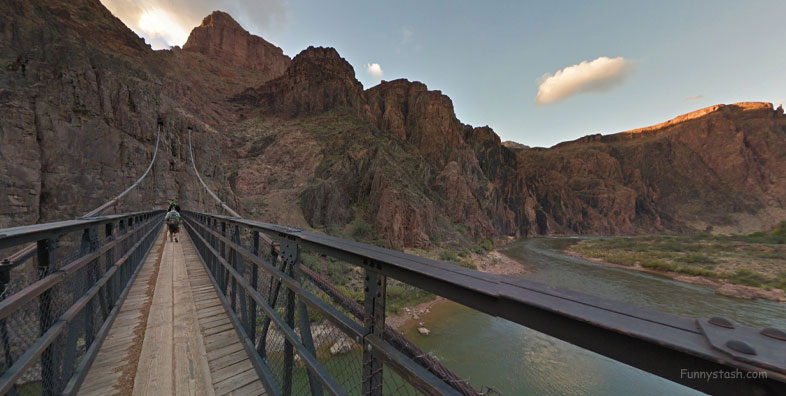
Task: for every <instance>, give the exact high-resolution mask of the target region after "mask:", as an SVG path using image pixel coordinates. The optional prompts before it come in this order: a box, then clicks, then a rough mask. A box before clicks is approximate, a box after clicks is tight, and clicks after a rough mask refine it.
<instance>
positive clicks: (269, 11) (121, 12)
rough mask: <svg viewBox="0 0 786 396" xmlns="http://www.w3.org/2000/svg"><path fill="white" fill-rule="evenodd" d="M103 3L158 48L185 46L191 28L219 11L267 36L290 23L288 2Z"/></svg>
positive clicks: (164, 0)
mask: <svg viewBox="0 0 786 396" xmlns="http://www.w3.org/2000/svg"><path fill="white" fill-rule="evenodd" d="M101 3H103V4H104V6H105V7H106V8H108V9H109V11H111V12H112V14H114V15H115V16H116V17H118V18H120V20H121V21H123V23H125V24H126V26H128V27H129V28H131V30H133V31H134V32H136V34H138V35H140V36H142V37H143V38H145V40H147V42H148V43H150V45H151V46H152V47H153V48H155V49H161V48H167V47H169V46H172V45H183V44H184V43H185V42H186V39H187V38H188V33H189V32H191V29H193V28H194V27H196V26H199V24H200V23H201V22H202V18H204V17H206V16H207V15H208V14H210V13H211V12H213V11H215V10H216V9H219V10H221V11H224V12H227V13H229V15H231V16H232V17H233V18H235V19H236V20H237V21H238V22H239V23H240V24H241V25H242V26H243V27H244V28H246V29H247V30H248V31H250V32H251V33H254V34H259V35H262V36H263V37H265V36H270V35H274V34H275V33H276V32H278V31H280V30H282V29H284V28H285V27H286V26H287V25H288V24H289V20H290V10H289V6H288V4H287V1H286V0H240V1H233V2H223V1H222V2H216V1H215V0H213V1H211V0H101ZM268 38H269V37H268Z"/></svg>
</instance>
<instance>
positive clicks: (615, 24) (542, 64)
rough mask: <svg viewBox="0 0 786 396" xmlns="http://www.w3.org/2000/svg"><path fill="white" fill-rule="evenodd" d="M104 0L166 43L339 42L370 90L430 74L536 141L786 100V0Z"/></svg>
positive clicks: (288, 48)
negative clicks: (214, 31)
mask: <svg viewBox="0 0 786 396" xmlns="http://www.w3.org/2000/svg"><path fill="white" fill-rule="evenodd" d="M101 1H102V3H104V5H106V6H107V8H109V10H110V11H112V12H113V13H114V14H115V15H116V16H117V17H118V18H120V19H121V20H122V21H123V22H124V23H125V24H126V25H128V26H129V27H130V28H131V29H133V30H134V31H135V32H137V34H139V35H140V36H142V37H144V38H145V39H146V40H147V42H148V43H150V44H151V45H152V46H153V48H156V49H162V48H168V47H169V46H171V45H182V44H183V43H184V42H185V40H186V39H187V37H188V33H189V32H190V31H191V29H192V28H193V27H194V26H197V25H199V23H200V22H201V20H202V18H203V17H204V16H206V15H208V14H209V13H210V12H212V11H213V10H222V11H226V12H228V13H229V14H230V15H232V16H233V17H234V18H235V19H236V20H237V21H238V22H239V23H240V24H241V25H243V27H245V28H246V29H247V30H248V31H250V32H251V33H253V34H257V35H259V36H261V37H263V38H265V39H266V40H268V41H270V42H272V43H273V44H275V45H277V46H279V47H281V48H282V49H283V50H284V53H285V54H287V55H289V56H290V57H294V56H295V55H297V54H298V53H299V52H300V51H302V50H303V49H305V48H307V47H308V46H310V45H314V46H330V47H335V48H336V49H337V50H338V52H339V53H340V54H341V55H342V56H343V57H344V58H346V59H347V61H349V63H350V64H352V66H353V67H354V68H355V74H356V77H357V78H358V80H360V82H361V83H363V86H364V87H365V88H370V87H372V86H374V85H376V84H378V83H379V82H380V81H381V80H386V81H390V80H394V79H398V78H406V79H409V80H412V81H421V82H423V83H425V84H426V85H427V86H428V87H429V89H432V90H440V91H442V92H443V93H444V94H446V95H448V96H449V97H450V98H451V99H452V100H453V105H454V107H455V111H456V116H457V117H458V118H459V119H460V120H461V121H462V122H464V123H467V124H471V125H474V126H483V125H488V126H490V127H492V128H493V129H494V131H495V132H496V133H497V134H498V135H500V137H501V138H502V140H513V141H516V142H519V143H522V144H526V145H529V146H543V147H549V146H552V145H554V144H556V143H559V142H561V141H566V140H573V139H577V138H579V137H582V136H585V135H588V134H595V133H603V134H607V133H615V132H620V131H624V130H629V129H634V128H639V127H644V126H648V125H653V124H657V123H659V122H663V121H666V120H668V119H671V118H674V117H676V116H678V115H680V114H684V113H687V112H690V111H693V110H696V109H700V108H703V107H707V106H712V105H715V104H719V103H735V102H743V101H763V102H772V103H776V105H777V104H780V103H786V23H784V22H783V21H784V15H786V1H783V0H750V1H739V0H734V1H731V0H714V1H704V0H688V1H686V0H680V1H673V0H661V1H630V0H626V1H622V0H621V1H613V0H602V1H591V2H589V1H559V2H550V1H539V2H534V1H461V0H455V1H439V0H429V1H424V0H417V1H410V0H397V1H343V0H332V1H303V0H289V1H287V0H235V1H231V0H101ZM784 106H786V104H785V105H784Z"/></svg>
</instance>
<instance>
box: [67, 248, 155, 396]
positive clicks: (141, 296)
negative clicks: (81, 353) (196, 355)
mask: <svg viewBox="0 0 786 396" xmlns="http://www.w3.org/2000/svg"><path fill="white" fill-rule="evenodd" d="M164 239H165V233H161V236H160V237H159V238H158V239H157V240H156V241H155V244H154V245H153V247H152V249H151V251H150V254H148V256H147V258H146V259H145V262H144V263H142V268H140V269H139V273H138V274H137V277H136V279H134V282H133V283H132V285H131V289H130V290H129V291H128V295H127V296H126V299H125V300H124V301H123V305H122V306H121V307H120V311H119V312H118V315H117V318H115V321H114V323H113V324H112V328H111V329H110V330H109V334H107V337H106V339H105V340H104V342H103V343H102V344H101V349H100V350H99V352H98V355H97V356H96V359H95V360H94V361H93V364H92V365H91V367H90V369H89V370H88V373H87V375H86V377H85V381H84V382H83V384H82V386H81V387H80V389H79V391H78V394H79V395H86V396H93V395H101V396H105V395H113V394H117V392H118V390H119V389H120V388H121V384H122V382H123V375H124V373H126V372H128V371H136V358H135V353H137V352H136V351H135V349H134V347H135V345H136V344H135V341H136V342H137V343H139V345H138V348H137V349H139V348H141V341H142V336H141V334H137V333H136V331H135V330H136V328H137V327H138V326H140V325H141V324H144V322H145V321H146V320H147V316H146V315H144V314H143V312H142V308H143V307H144V306H145V304H147V303H149V302H150V300H152V290H149V285H150V283H151V281H153V282H154V281H155V279H153V276H154V275H155V274H156V268H157V267H158V264H159V260H160V259H161V258H162V254H163V253H164V248H165V242H164ZM142 330H144V329H142Z"/></svg>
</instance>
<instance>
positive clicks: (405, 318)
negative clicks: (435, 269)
mask: <svg viewBox="0 0 786 396" xmlns="http://www.w3.org/2000/svg"><path fill="white" fill-rule="evenodd" d="M512 241H513V239H510V240H506V241H504V242H503V243H502V244H498V245H497V246H491V247H489V248H488V249H487V251H486V252H475V253H472V254H467V255H465V256H463V258H465V262H464V263H457V262H455V260H451V259H446V258H445V256H446V254H445V251H440V252H434V251H422V250H417V251H415V250H412V251H406V252H407V253H411V254H416V255H419V256H422V257H428V258H432V259H436V260H442V261H446V262H450V263H453V264H456V265H460V266H462V267H467V268H471V269H475V270H478V271H480V272H485V273H488V274H494V275H521V274H526V273H528V272H530V271H532V269H531V268H529V267H527V266H526V265H524V264H522V263H520V262H518V261H516V260H514V259H512V258H510V257H508V256H506V255H505V254H503V253H501V252H500V251H499V250H497V248H499V247H502V246H504V245H505V244H507V243H509V242H512ZM456 256H458V257H461V256H459V255H456ZM470 263H476V264H474V265H472V266H470ZM388 293H390V288H389V287H388ZM427 294H428V296H426V297H427V298H424V299H423V300H421V301H420V302H418V303H416V304H411V305H406V306H401V308H400V309H399V310H398V311H397V312H391V313H389V314H388V316H387V318H386V320H385V322H386V323H387V324H388V325H390V326H391V327H393V328H394V329H396V330H399V331H402V330H403V329H405V328H407V327H409V326H417V327H418V331H419V332H420V333H421V334H423V335H426V334H428V333H429V332H426V333H425V334H424V332H423V331H421V330H420V329H421V328H423V329H425V327H423V326H424V325H423V322H422V321H420V320H421V318H422V317H423V316H424V315H426V314H429V313H431V310H432V309H433V308H434V307H436V306H438V305H440V304H442V303H445V302H447V301H449V300H447V299H445V298H443V297H439V296H436V295H434V294H431V293H427ZM428 297H430V298H428ZM426 330H428V329H426Z"/></svg>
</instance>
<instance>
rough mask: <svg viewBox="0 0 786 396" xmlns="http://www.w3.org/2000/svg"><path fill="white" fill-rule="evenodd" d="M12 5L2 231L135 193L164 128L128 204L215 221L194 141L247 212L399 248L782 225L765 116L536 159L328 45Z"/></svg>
mask: <svg viewBox="0 0 786 396" xmlns="http://www.w3.org/2000/svg"><path fill="white" fill-rule="evenodd" d="M10 5H11V6H10V7H9V9H10V11H11V12H10V13H9V15H7V16H4V17H3V18H4V19H3V23H4V26H6V27H7V28H5V29H2V30H1V31H0V35H2V36H0V38H2V40H1V41H0V45H1V47H0V59H2V62H3V63H2V64H3V71H2V73H3V77H2V86H0V90H1V91H0V93H1V95H0V101H1V102H0V103H2V107H3V109H4V114H5V115H6V117H4V118H3V119H2V120H0V127H1V128H2V136H1V137H0V139H1V140H2V145H1V146H0V157H1V158H2V163H1V164H0V167H2V172H0V185H2V186H3V188H4V190H7V191H9V193H8V194H4V195H3V196H0V203H1V204H0V208H2V211H1V212H0V224H1V225H3V226H7V225H16V224H26V223H32V222H36V221H47V220H55V219H62V218H67V217H74V216H76V215H79V214H80V213H82V212H84V211H85V210H87V209H90V208H92V206H95V204H98V203H100V202H103V200H105V199H106V198H108V197H111V196H112V195H114V194H116V193H117V192H118V191H120V190H122V188H123V186H126V185H127V184H129V182H130V181H133V180H134V179H135V178H136V177H137V176H138V175H139V174H141V172H142V171H143V170H144V167H145V166H146V164H147V161H149V158H150V155H152V146H153V144H154V143H155V130H156V126H157V123H158V122H159V121H160V122H162V123H163V125H164V129H163V141H162V143H163V147H164V148H165V150H163V154H162V156H161V158H160V159H158V160H157V163H156V165H155V167H154V169H153V174H152V175H151V176H152V177H151V181H150V182H146V183H148V184H143V186H142V188H141V190H140V191H139V192H138V193H135V195H133V196H132V197H131V198H130V200H128V201H127V202H126V203H125V204H127V206H124V207H134V205H135V204H137V203H140V202H143V199H144V202H152V201H155V202H158V201H161V202H164V201H165V200H166V199H168V198H170V197H174V198H177V199H179V200H181V201H183V202H184V203H185V204H186V205H188V206H192V207H199V208H201V207H206V208H208V209H209V210H214V209H213V207H212V206H209V205H210V204H206V203H205V202H206V201H205V194H204V192H203V191H202V189H201V188H200V186H199V185H198V182H197V180H196V178H195V176H194V175H193V174H192V172H190V170H189V166H190V164H189V162H188V161H189V158H188V146H187V144H188V142H187V135H186V130H187V128H188V127H192V128H194V138H195V150H196V152H195V155H196V157H197V162H198V164H197V165H198V166H199V168H200V172H202V175H203V176H204V177H206V179H207V181H208V183H210V184H211V187H212V188H213V189H214V190H215V191H217V192H218V193H219V194H220V195H221V196H222V198H224V199H225V200H227V201H228V202H232V203H234V206H235V207H237V208H238V209H239V210H241V211H242V213H244V214H245V215H247V216H249V217H253V218H257V219H261V220H265V221H268V222H274V223H283V224H288V225H293V226H300V227H309V228H315V229H321V230H324V231H326V232H329V233H331V234H334V235H348V236H353V237H356V238H360V239H364V240H367V241H375V242H378V243H380V244H383V245H385V246H389V247H418V248H430V247H433V246H435V245H442V244H444V243H459V244H462V243H473V242H476V241H478V240H480V239H483V238H487V237H489V238H495V237H499V236H504V235H510V236H523V235H539V234H544V235H555V234H635V233H645V232H654V231H663V232H696V231H705V230H715V231H724V232H725V231H737V232H739V231H751V230H760V229H766V228H768V227H772V226H773V225H774V224H776V223H777V222H778V221H779V220H780V219H782V218H783V216H784V214H786V208H785V207H784V205H785V204H786V203H785V202H784V198H783V197H786V177H783V175H786V144H784V143H786V117H785V116H784V114H783V110H782V109H777V110H775V109H773V108H772V105H770V104H768V103H740V104H736V105H718V106H713V107H711V108H708V109H703V110H700V111H697V112H694V113H691V114H688V115H685V116H681V117H678V118H676V119H674V120H672V121H669V122H666V123H664V124H660V125H656V126H653V127H648V128H643V129H640V130H634V131H629V132H623V133H618V134H614V135H605V136H601V135H592V136H587V137H585V138H582V139H578V140H576V141H573V142H566V143H562V144H559V145H557V146H555V147H552V148H547V149H546V148H529V147H526V146H523V145H516V144H512V143H509V142H506V143H503V142H501V141H500V138H499V137H498V136H497V135H496V134H495V133H494V131H493V130H491V129H490V128H488V127H473V126H470V125H466V124H463V123H462V122H461V121H460V120H458V119H457V118H456V115H455V112H454V109H453V104H452V101H451V100H450V98H449V97H447V96H445V95H443V94H442V93H441V92H439V91H433V90H429V89H428V88H427V87H426V85H425V84H422V83H420V82H410V81H407V80H403V79H402V80H395V81H389V82H386V81H383V82H382V83H381V84H379V85H377V86H374V87H371V88H369V89H366V90H364V88H363V86H362V84H361V83H360V82H359V81H358V80H357V79H356V77H355V71H354V69H353V68H352V66H351V65H350V64H349V63H348V62H347V61H346V60H345V59H343V58H342V57H341V56H340V54H339V53H338V52H337V51H336V50H335V49H333V48H315V47H309V48H308V49H306V50H304V51H302V52H301V53H300V54H298V55H297V56H295V57H294V58H293V59H291V60H290V58H289V57H288V56H287V55H285V54H284V53H283V52H282V50H281V49H280V48H278V47H276V46H275V45H273V44H271V43H269V42H267V41H265V40H264V39H262V38H260V37H257V36H254V35H251V34H250V33H248V32H247V31H246V30H245V29H244V28H243V27H242V26H240V25H239V24H238V23H237V22H236V21H235V20H234V19H232V17H231V16H229V15H228V14H226V13H223V12H220V11H216V12H213V13H212V14H210V15H208V16H207V17H205V18H204V20H203V21H202V24H201V25H200V26H197V27H195V28H194V29H193V31H192V32H191V34H190V36H189V38H188V41H187V42H186V44H185V45H184V46H183V48H182V49H180V48H177V47H175V48H173V49H171V50H162V51H153V50H152V49H150V47H149V46H147V45H146V44H145V43H144V41H143V40H142V39H140V38H139V37H137V36H136V35H135V34H134V33H133V32H131V31H130V30H129V29H128V28H127V27H125V26H124V25H123V24H122V23H121V22H120V21H119V20H118V19H117V18H115V17H114V16H112V15H111V14H110V13H109V12H108V11H107V10H106V9H105V8H104V7H103V6H102V5H101V4H100V3H99V2H98V1H97V0H78V1H75V2H69V3H65V2H58V1H54V0H38V1H33V2H21V1H12V2H10ZM85 10H90V12H89V14H90V18H87V17H86V16H85V15H87V14H86V13H85V12H84V11H85ZM160 154H161V153H160ZM78 196H83V197H85V199H83V200H81V201H80V200H74V199H73V197H78ZM125 204H124V205H125ZM205 205H208V206H205ZM28 208H32V209H28Z"/></svg>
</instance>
